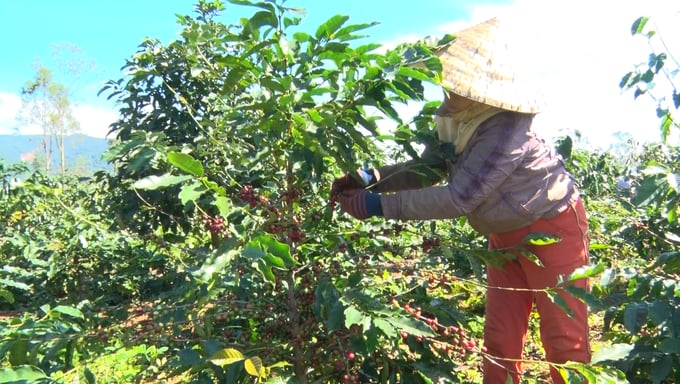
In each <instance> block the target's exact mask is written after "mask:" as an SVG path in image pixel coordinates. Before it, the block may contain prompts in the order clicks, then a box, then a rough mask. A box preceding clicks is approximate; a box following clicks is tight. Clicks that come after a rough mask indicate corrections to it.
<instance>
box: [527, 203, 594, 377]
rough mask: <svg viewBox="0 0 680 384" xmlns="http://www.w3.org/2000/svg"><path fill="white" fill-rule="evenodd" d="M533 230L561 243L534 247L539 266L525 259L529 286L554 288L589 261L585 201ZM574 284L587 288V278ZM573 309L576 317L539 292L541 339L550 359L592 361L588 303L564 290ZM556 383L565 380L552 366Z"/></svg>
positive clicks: (563, 295)
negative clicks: (541, 264) (554, 236)
mask: <svg viewBox="0 0 680 384" xmlns="http://www.w3.org/2000/svg"><path fill="white" fill-rule="evenodd" d="M530 231H531V232H542V233H552V234H556V235H558V236H560V238H561V239H562V240H561V241H560V242H559V243H557V244H553V245H548V246H536V247H532V248H531V250H532V251H533V252H534V253H535V254H536V255H537V256H538V258H539V259H540V260H541V262H542V263H543V267H537V266H536V265H534V264H533V263H531V262H530V261H529V260H526V259H521V263H522V266H523V268H524V271H525V273H526V275H527V280H528V285H529V286H530V287H532V288H535V289H541V288H545V287H553V286H555V285H556V284H557V280H558V276H564V277H567V276H569V275H570V274H571V273H572V272H573V271H574V270H575V269H577V268H579V267H582V266H584V265H586V264H587V263H588V238H587V231H588V224H587V219H586V214H585V211H584V209H583V205H582V203H581V202H580V201H579V202H578V204H576V205H575V206H574V207H571V208H569V209H568V210H567V211H565V212H563V213H562V214H560V215H558V216H556V217H554V218H551V219H548V220H539V221H537V222H536V223H534V224H532V225H531V226H530ZM573 285H575V286H577V287H580V288H584V289H587V288H588V282H587V280H579V281H577V282H575V283H573ZM560 295H561V296H562V298H563V299H564V301H565V302H566V303H567V305H568V306H569V308H570V309H571V311H572V313H573V316H572V317H569V316H568V315H567V314H566V313H565V311H564V310H563V309H562V308H560V307H559V306H557V305H555V304H554V303H553V302H552V301H551V300H550V298H549V297H548V296H547V295H546V294H544V293H538V294H536V295H535V298H536V308H537V310H538V313H539V315H540V318H541V324H540V328H541V339H542V342H543V347H544V349H545V353H546V360H547V361H549V362H553V363H564V362H567V361H577V362H584V363H587V362H589V361H590V346H589V342H588V308H587V306H586V304H584V303H583V302H581V301H580V300H578V299H576V298H575V297H573V296H571V295H570V294H568V293H566V292H562V293H560ZM551 377H552V379H553V382H554V383H563V382H564V381H563V380H562V378H561V376H560V375H559V373H558V372H557V371H556V370H554V369H551Z"/></svg>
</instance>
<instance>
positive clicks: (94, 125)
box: [73, 104, 118, 138]
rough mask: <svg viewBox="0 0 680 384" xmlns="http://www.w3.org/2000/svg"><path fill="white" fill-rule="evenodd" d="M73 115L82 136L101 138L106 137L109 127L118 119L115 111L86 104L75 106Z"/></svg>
mask: <svg viewBox="0 0 680 384" xmlns="http://www.w3.org/2000/svg"><path fill="white" fill-rule="evenodd" d="M73 115H74V116H75V118H76V120H78V122H79V123H80V130H81V133H82V134H84V135H87V136H93V137H101V138H103V137H106V134H107V133H108V132H109V125H111V123H113V122H114V121H116V120H117V119H118V112H117V111H116V110H113V109H109V108H104V107H95V106H91V105H86V104H82V105H77V106H75V107H74V108H73Z"/></svg>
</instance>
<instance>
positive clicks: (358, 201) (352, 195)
mask: <svg viewBox="0 0 680 384" xmlns="http://www.w3.org/2000/svg"><path fill="white" fill-rule="evenodd" d="M338 200H339V201H340V208H341V210H342V211H343V212H345V213H347V214H349V215H352V216H354V217H355V218H357V219H359V220H364V219H368V218H369V217H372V216H382V205H381V203H380V195H379V194H377V193H373V192H369V191H367V190H365V189H350V190H346V191H344V192H342V193H340V195H339V197H338Z"/></svg>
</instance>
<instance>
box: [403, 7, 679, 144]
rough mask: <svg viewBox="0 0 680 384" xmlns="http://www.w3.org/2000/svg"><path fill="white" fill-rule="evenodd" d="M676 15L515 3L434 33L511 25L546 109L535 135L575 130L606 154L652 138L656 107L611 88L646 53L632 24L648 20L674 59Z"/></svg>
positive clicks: (667, 10)
mask: <svg viewBox="0 0 680 384" xmlns="http://www.w3.org/2000/svg"><path fill="white" fill-rule="evenodd" d="M679 11H680V6H679V5H677V3H676V2H670V1H665V0H648V1H646V2H641V1H636V0H597V1H594V0H570V1H545V0H516V1H515V2H514V3H512V4H509V5H503V6H488V5H485V6H479V7H476V8H473V9H472V10H471V12H470V15H469V17H468V18H467V19H465V20H454V21H452V22H451V23H448V24H446V25H442V26H439V27H438V32H437V33H439V34H444V33H455V32H457V31H459V30H461V29H463V28H465V27H467V26H470V25H472V24H476V23H479V22H482V21H484V20H487V19H489V18H491V17H495V16H498V17H501V18H503V19H505V20H510V21H514V25H515V26H516V27H517V28H516V31H514V32H516V33H517V36H518V38H519V39H518V40H519V42H520V43H521V44H520V47H519V48H520V52H522V53H523V55H525V57H527V58H529V59H530V62H529V63H528V65H529V66H530V67H531V70H532V71H533V72H534V74H535V75H536V76H537V78H538V79H539V81H540V82H541V84H542V86H541V87H542V90H543V92H544V94H545V96H546V101H547V103H548V108H547V109H546V111H545V112H544V113H542V114H539V116H538V118H537V119H536V127H537V130H539V131H540V132H542V133H543V134H544V135H545V136H549V137H550V136H554V135H556V134H557V133H558V132H560V131H564V130H567V131H569V130H578V131H580V132H581V133H582V134H583V135H584V137H585V138H586V139H587V140H588V141H589V142H590V143H591V144H594V145H596V146H600V147H603V148H607V147H608V146H609V144H610V143H612V137H613V135H614V134H615V133H616V132H626V133H629V134H630V135H631V136H632V137H633V138H635V139H637V140H640V141H649V140H658V139H659V137H660V131H659V128H658V127H659V123H660V121H659V119H658V118H657V117H656V114H655V109H656V104H655V103H654V102H652V100H651V99H650V98H648V97H644V96H643V97H640V98H638V99H637V100H634V99H633V93H632V92H622V91H621V89H620V88H619V83H620V81H621V78H622V77H623V75H624V74H626V73H627V72H628V71H630V70H632V69H633V68H634V66H635V65H636V64H638V63H642V62H645V61H646V60H647V57H648V55H649V53H650V52H651V50H650V47H649V45H648V44H647V40H646V39H645V38H643V37H641V36H635V37H633V36H632V35H631V32H630V29H631V25H632V24H633V22H634V21H635V20H636V19H637V18H638V17H640V16H650V17H651V18H652V20H654V22H655V23H654V24H653V25H650V27H651V28H652V29H655V30H657V31H659V33H660V34H661V35H662V36H664V37H665V39H664V41H665V43H666V45H667V46H668V49H669V50H670V52H671V53H674V54H675V55H676V56H677V55H678V54H680V40H679V39H677V38H676V37H677V36H680V15H679ZM650 23H651V22H650ZM400 40H401V39H400ZM656 48H657V49H658V48H659V46H658V45H657V46H656ZM659 52H660V51H659ZM669 65H670V63H669ZM676 82H677V80H676ZM663 91H664V90H659V93H660V94H664V92H663ZM665 94H670V93H669V91H668V90H666V92H665Z"/></svg>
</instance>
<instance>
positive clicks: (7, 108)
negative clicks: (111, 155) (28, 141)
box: [0, 93, 118, 138]
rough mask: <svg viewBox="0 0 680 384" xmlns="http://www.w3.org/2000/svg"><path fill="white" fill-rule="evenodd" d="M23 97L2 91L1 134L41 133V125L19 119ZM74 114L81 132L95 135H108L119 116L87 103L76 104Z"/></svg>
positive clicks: (110, 110) (0, 94)
mask: <svg viewBox="0 0 680 384" xmlns="http://www.w3.org/2000/svg"><path fill="white" fill-rule="evenodd" d="M20 110H21V97H20V96H19V95H16V94H13V93H0V134H5V135H8V134H22V135H37V134H41V133H42V130H41V129H40V127H37V126H35V125H29V124H26V123H22V122H20V121H19V119H18V114H19V112H20ZM72 111H73V115H74V117H75V118H76V120H77V121H78V123H79V124H80V133H82V134H84V135H87V136H93V137H101V138H103V137H106V134H107V133H108V131H109V128H108V127H109V125H110V124H111V123H113V122H114V121H115V120H116V119H117V117H118V113H117V111H115V110H113V109H110V108H105V107H99V106H92V105H87V104H81V105H75V106H74V107H73V110H72Z"/></svg>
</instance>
